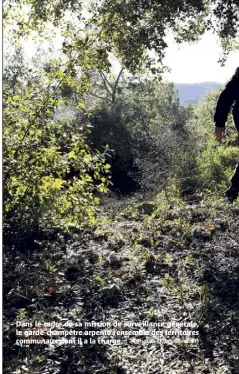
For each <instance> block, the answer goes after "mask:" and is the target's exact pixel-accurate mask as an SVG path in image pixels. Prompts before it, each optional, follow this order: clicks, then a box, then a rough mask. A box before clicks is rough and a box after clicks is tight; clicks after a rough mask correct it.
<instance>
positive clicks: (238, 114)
mask: <svg viewBox="0 0 239 374" xmlns="http://www.w3.org/2000/svg"><path fill="white" fill-rule="evenodd" d="M232 105H233V109H232V115H233V121H234V125H235V127H236V130H237V131H238V133H239V67H238V68H237V69H236V71H235V73H234V75H233V76H232V78H231V80H230V81H229V82H228V83H227V84H226V86H225V88H224V90H223V91H222V93H221V94H220V96H219V98H218V101H217V105H216V110H215V114H214V122H215V136H216V137H217V139H219V140H220V139H222V138H223V137H224V136H225V133H226V126H225V124H226V121H227V117H228V114H229V112H230V109H231V107H232ZM238 194H239V161H238V162H237V165H236V168H235V171H234V174H233V176H232V178H231V185H230V187H229V188H228V189H227V190H226V191H225V197H226V198H227V199H228V201H229V202H230V203H233V201H235V200H236V199H237V197H238Z"/></svg>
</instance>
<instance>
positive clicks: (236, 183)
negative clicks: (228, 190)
mask: <svg viewBox="0 0 239 374" xmlns="http://www.w3.org/2000/svg"><path fill="white" fill-rule="evenodd" d="M231 185H232V187H235V189H237V191H238V192H239V161H238V163H237V166H236V169H235V171H234V174H233V176H232V179H231Z"/></svg>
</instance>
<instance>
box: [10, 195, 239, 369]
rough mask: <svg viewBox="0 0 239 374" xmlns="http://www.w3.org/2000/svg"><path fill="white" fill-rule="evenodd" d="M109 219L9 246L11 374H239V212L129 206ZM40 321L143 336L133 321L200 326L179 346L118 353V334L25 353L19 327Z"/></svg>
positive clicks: (121, 347)
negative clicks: (24, 246)
mask: <svg viewBox="0 0 239 374" xmlns="http://www.w3.org/2000/svg"><path fill="white" fill-rule="evenodd" d="M145 213H147V214H145ZM149 213H150V214H149ZM104 214H105V219H103V220H101V224H99V225H98V227H97V229H94V230H89V231H85V232H84V233H75V234H72V235H71V236H69V235H68V236H67V235H60V234H59V235H58V236H57V238H54V240H52V241H50V240H46V241H41V242H40V243H38V244H37V245H36V248H35V249H34V250H33V249H32V250H31V251H30V250H28V251H26V250H25V251H24V252H23V251H18V252H16V253H14V254H12V253H11V251H10V248H8V247H7V245H6V248H5V255H4V325H5V330H4V373H7V374H8V373H35V374H37V373H39V374H40V373H52V374H53V373H54V374H67V373H68V374H74V373H85V374H93V373H94V374H95V373H99V374H113V373H114V374H133V373H137V374H161V373H162V374H185V373H195V374H200V373H202V374H207V373H208V374H209V373H210V374H223V373H232V374H236V373H239V298H238V296H239V227H238V216H239V205H238V203H237V204H234V205H228V204H226V203H225V202H223V201H221V200H218V201H216V200H214V201H212V200H208V201H207V200H204V201H201V202H197V203H193V202H191V203H190V204H188V203H184V202H182V201H174V202H172V203H169V202H168V201H160V202H158V203H157V204H156V205H154V206H153V209H152V211H150V212H149V211H147V212H145V211H144V210H142V209H141V208H139V207H137V206H136V205H135V206H131V207H130V208H129V207H126V205H124V209H123V208H122V209H115V210H114V212H113V213H112V212H108V213H104ZM35 320H37V321H55V322H60V321H61V322H62V321H63V322H65V321H71V322H73V323H77V322H82V323H84V324H85V322H92V321H96V322H97V321H98V322H100V321H101V322H102V321H103V322H108V323H110V324H111V326H113V324H114V323H115V322H116V321H117V322H118V323H121V327H118V330H120V331H121V330H125V331H131V330H133V331H136V330H138V328H137V327H135V326H134V327H129V326H128V327H127V326H126V327H125V325H126V324H127V322H131V323H132V322H135V323H136V322H138V323H139V322H143V321H146V322H147V323H160V322H163V323H164V324H165V325H164V326H166V325H167V324H168V323H170V322H172V321H174V322H178V323H180V322H181V323H186V322H188V323H189V322H194V323H196V324H197V327H196V328H195V329H194V330H197V331H198V335H197V336H196V337H195V340H194V341H190V340H185V339H177V338H175V337H174V336H166V335H165V334H166V333H165V330H167V331H168V328H164V333H163V334H164V335H163V336H162V337H161V338H158V337H155V336H154V337H153V336H152V334H151V335H150V336H149V337H147V336H140V337H137V338H135V336H120V337H119V339H118V338H117V339H118V340H119V341H120V342H119V344H117V345H115V344H108V342H107V341H106V340H107V339H109V340H114V339H116V337H115V336H113V335H112V336H108V337H107V339H106V340H105V342H104V341H102V340H101V341H100V339H99V337H95V342H94V344H90V342H89V337H87V338H86V340H87V339H88V344H85V345H83V346H80V345H79V344H68V345H66V344H59V345H54V346H52V345H50V346H49V345H44V344H41V345H37V344H33V345H30V346H19V345H17V344H16V338H17V337H16V332H15V330H16V321H22V322H24V321H35ZM122 326H124V328H123V327H122ZM167 326H168V325H167ZM82 329H83V330H84V331H85V330H86V329H85V328H82ZM88 330H92V331H93V330H95V328H94V327H91V328H88ZM98 330H100V329H99V328H98ZM181 330H182V331H183V330H185V328H182V329H181ZM84 331H83V333H84ZM97 340H98V341H97Z"/></svg>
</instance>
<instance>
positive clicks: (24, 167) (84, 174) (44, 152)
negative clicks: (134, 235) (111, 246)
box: [3, 59, 109, 239]
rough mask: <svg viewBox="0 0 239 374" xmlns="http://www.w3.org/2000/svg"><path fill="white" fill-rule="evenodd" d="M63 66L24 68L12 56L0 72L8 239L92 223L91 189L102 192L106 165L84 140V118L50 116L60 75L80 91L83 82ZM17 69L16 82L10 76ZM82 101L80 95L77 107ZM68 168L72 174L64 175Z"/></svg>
mask: <svg viewBox="0 0 239 374" xmlns="http://www.w3.org/2000/svg"><path fill="white" fill-rule="evenodd" d="M62 64H63V63H62V61H56V60H54V61H53V62H52V64H50V66H51V68H49V69H45V72H44V71H43V70H40V69H39V68H38V67H36V68H35V70H34V71H30V72H29V70H28V69H26V67H25V68H24V66H23V63H22V61H21V59H19V63H17V62H16V61H15V60H13V68H12V67H11V64H10V65H8V67H7V70H6V71H5V74H4V85H5V87H4V131H3V148H4V164H3V170H4V214H5V216H4V217H5V228H6V231H5V232H6V233H8V234H10V237H11V238H15V239H16V237H15V235H16V236H17V237H20V236H23V237H25V238H26V237H29V236H30V237H31V235H35V236H36V235H37V233H39V232H42V231H43V232H51V231H54V229H56V228H57V229H62V230H65V231H67V230H69V229H70V228H71V227H78V228H83V227H85V226H86V225H91V224H95V222H96V215H95V213H96V207H97V205H98V203H99V198H98V197H97V196H96V194H95V192H96V191H99V192H106V191H107V187H106V186H107V179H106V174H107V173H108V171H109V165H107V164H106V163H105V159H104V154H103V153H100V152H97V151H95V152H92V150H91V149H90V147H89V145H88V144H87V142H86V133H87V122H85V123H83V124H82V126H81V124H79V123H78V126H77V127H76V126H75V124H74V118H73V119H72V120H69V119H68V120H61V119H58V118H57V117H56V115H55V111H56V108H57V107H60V106H61V102H62V96H61V90H59V84H60V83H61V81H62V79H64V80H65V81H66V82H67V84H68V85H69V86H72V87H75V86H76V85H77V87H78V88H79V89H80V88H81V89H82V85H83V83H84V80H83V81H82V80H81V79H80V78H79V79H78V78H77V77H75V76H74V75H73V76H72V74H70V73H71V70H70V68H69V66H68V68H69V69H68V70H67V69H66V67H65V70H64V71H65V74H64V73H63V72H62V70H61V68H62ZM17 67H18V69H19V70H18V71H19V76H18V77H19V80H15V79H13V78H14V77H15V72H16V69H17ZM24 71H27V74H24ZM66 71H67V73H66ZM21 72H22V73H21ZM20 73H21V74H20ZM20 78H21V79H20ZM83 105H84V103H83V98H82V97H81V100H79V101H78V102H77V106H78V109H79V108H80V107H81V106H83ZM72 168H74V170H76V171H78V176H77V178H76V177H72V178H68V177H67V176H68V174H69V173H70V171H71V169H72ZM14 233H15V235H14Z"/></svg>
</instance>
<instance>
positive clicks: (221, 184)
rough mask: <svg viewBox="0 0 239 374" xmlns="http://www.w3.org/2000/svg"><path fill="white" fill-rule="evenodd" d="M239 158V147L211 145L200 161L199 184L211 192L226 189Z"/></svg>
mask: <svg viewBox="0 0 239 374" xmlns="http://www.w3.org/2000/svg"><path fill="white" fill-rule="evenodd" d="M238 156H239V152H238V147H233V146H226V147H225V146H224V145H216V144H215V143H211V144H209V145H208V146H207V148H206V149H205V150H204V151H203V152H202V154H201V156H200V158H199V161H198V184H199V185H200V186H201V187H203V188H204V189H209V190H211V191H214V190H221V189H223V188H225V187H226V186H227V185H228V181H229V179H230V176H231V175H232V172H233V169H234V168H235V165H236V162H237V160H238Z"/></svg>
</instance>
